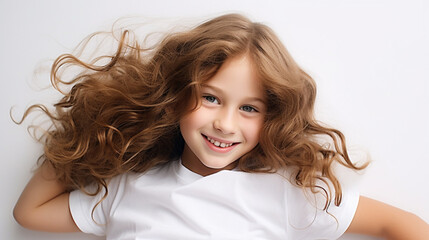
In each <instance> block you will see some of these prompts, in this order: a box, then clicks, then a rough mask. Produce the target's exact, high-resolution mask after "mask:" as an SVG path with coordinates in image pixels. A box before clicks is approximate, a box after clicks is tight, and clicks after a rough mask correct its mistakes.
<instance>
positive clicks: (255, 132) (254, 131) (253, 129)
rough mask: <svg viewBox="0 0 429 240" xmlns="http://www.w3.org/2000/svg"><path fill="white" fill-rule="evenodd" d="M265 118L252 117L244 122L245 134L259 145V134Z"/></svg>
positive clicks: (253, 142)
mask: <svg viewBox="0 0 429 240" xmlns="http://www.w3.org/2000/svg"><path fill="white" fill-rule="evenodd" d="M262 124H263V119H252V120H248V121H245V123H244V124H243V135H244V136H246V139H247V141H248V142H249V143H252V144H253V145H255V146H256V145H257V144H258V142H259V135H260V133H261V130H262Z"/></svg>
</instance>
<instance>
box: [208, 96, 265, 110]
mask: <svg viewBox="0 0 429 240" xmlns="http://www.w3.org/2000/svg"><path fill="white" fill-rule="evenodd" d="M203 98H204V100H206V101H207V102H209V103H215V101H216V102H217V103H216V104H219V100H218V99H217V98H216V97H215V96H211V95H204V96H203ZM249 108H250V109H249ZM245 109H247V110H245ZM240 110H243V111H244V112H247V113H251V112H259V111H258V110H257V109H256V108H254V107H252V106H249V105H244V106H242V107H240Z"/></svg>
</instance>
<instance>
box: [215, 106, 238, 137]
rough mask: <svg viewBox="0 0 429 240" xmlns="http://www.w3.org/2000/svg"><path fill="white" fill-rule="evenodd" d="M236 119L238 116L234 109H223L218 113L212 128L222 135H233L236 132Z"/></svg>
mask: <svg viewBox="0 0 429 240" xmlns="http://www.w3.org/2000/svg"><path fill="white" fill-rule="evenodd" d="M237 118H238V116H237V113H236V111H234V109H230V108H225V109H223V110H222V111H219V113H218V115H217V117H216V119H215V121H214V122H213V127H214V128H215V129H216V130H218V131H220V132H221V133H222V134H225V135H228V134H233V133H235V131H236V127H237V122H238V119H237Z"/></svg>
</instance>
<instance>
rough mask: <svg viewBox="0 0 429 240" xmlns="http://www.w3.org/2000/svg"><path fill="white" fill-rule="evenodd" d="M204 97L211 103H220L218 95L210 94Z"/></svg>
mask: <svg viewBox="0 0 429 240" xmlns="http://www.w3.org/2000/svg"><path fill="white" fill-rule="evenodd" d="M203 98H204V99H205V100H206V101H207V102H210V103H215V104H219V101H218V100H217V99H216V97H213V96H210V95H206V96H203Z"/></svg>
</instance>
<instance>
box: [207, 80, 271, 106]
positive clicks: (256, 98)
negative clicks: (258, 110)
mask: <svg viewBox="0 0 429 240" xmlns="http://www.w3.org/2000/svg"><path fill="white" fill-rule="evenodd" d="M201 87H206V88H210V89H212V90H214V91H215V92H221V93H222V92H223V90H222V89H221V88H218V87H216V86H212V85H208V84H206V83H203V84H201ZM248 100H249V101H257V102H261V103H262V104H264V105H265V104H266V102H265V101H264V100H262V99H261V98H258V97H250V98H248Z"/></svg>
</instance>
